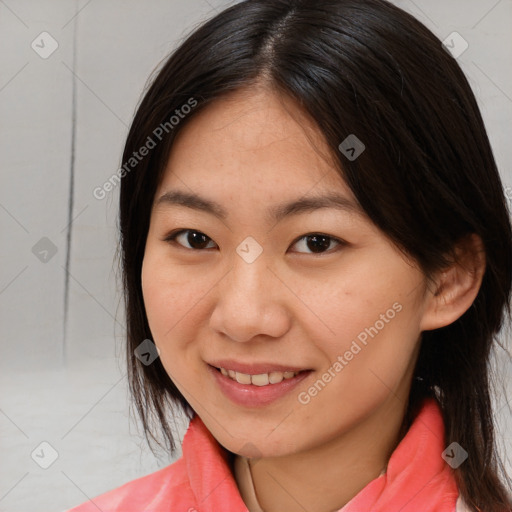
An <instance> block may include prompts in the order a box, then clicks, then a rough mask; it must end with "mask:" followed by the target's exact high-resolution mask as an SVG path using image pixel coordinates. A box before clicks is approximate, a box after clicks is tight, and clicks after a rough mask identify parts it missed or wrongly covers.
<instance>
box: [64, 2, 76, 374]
mask: <svg viewBox="0 0 512 512" xmlns="http://www.w3.org/2000/svg"><path fill="white" fill-rule="evenodd" d="M78 3H79V0H76V2H75V19H74V21H73V62H72V65H71V66H72V69H73V73H72V78H71V159H70V165H69V171H70V173H69V193H68V229H67V233H66V272H65V275H64V322H63V334H62V362H63V364H64V365H65V364H66V363H67V356H68V351H67V341H68V340H67V327H68V315H69V268H70V265H71V241H72V237H71V235H72V232H73V204H74V195H75V149H76V75H75V72H76V51H77V44H76V42H77V24H78V21H77V20H78V16H77V14H78V8H79V5H78Z"/></svg>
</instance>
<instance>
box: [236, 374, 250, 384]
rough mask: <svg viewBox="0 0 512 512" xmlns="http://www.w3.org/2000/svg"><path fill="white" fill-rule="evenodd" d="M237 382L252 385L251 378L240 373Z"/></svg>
mask: <svg viewBox="0 0 512 512" xmlns="http://www.w3.org/2000/svg"><path fill="white" fill-rule="evenodd" d="M236 381H237V382H238V383H239V384H250V383H251V376H250V375H247V374H246V373H238V372H236Z"/></svg>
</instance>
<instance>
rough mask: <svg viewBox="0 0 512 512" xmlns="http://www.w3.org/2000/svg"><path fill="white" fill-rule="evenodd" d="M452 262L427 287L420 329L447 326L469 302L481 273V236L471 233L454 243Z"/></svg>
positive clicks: (476, 291)
mask: <svg viewBox="0 0 512 512" xmlns="http://www.w3.org/2000/svg"><path fill="white" fill-rule="evenodd" d="M454 252H455V258H454V261H453V263H452V264H451V265H450V266H449V267H448V268H445V269H443V270H442V271H440V272H438V273H437V274H436V276H435V278H434V281H435V286H434V289H433V290H430V289H429V290H428V292H427V298H426V306H425V310H424V312H423V316H422V320H421V324H420V329H421V331H429V330H432V329H438V328H440V327H444V326H446V325H450V324H451V323H453V322H455V321H456V320H457V319H458V318H460V317H461V316H462V315H463V314H464V313H465V312H466V311H467V310H468V309H469V308H470V307H471V305H472V304H473V301H474V300H475V298H476V296H477V294H478V291H479V290H480V285H481V284H482V279H483V276H484V272H485V265H486V259H485V248H484V245H483V242H482V239H481V238H480V237H479V236H478V235H477V234H476V233H471V234H470V235H467V236H465V237H463V238H462V239H461V240H460V241H459V242H458V243H457V245H456V246H455V251H454Z"/></svg>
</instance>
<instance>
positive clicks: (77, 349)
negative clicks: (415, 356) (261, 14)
mask: <svg viewBox="0 0 512 512" xmlns="http://www.w3.org/2000/svg"><path fill="white" fill-rule="evenodd" d="M228 3H230V2H227V1H223V0H188V1H187V0H151V1H149V2H141V1H140V2H137V1H135V0H129V1H121V0H105V1H103V2H102V1H100V0H83V1H74V2H70V1H64V0H44V1H39V2H37V1H34V0H32V1H30V0H0V45H1V46H0V47H1V53H0V61H1V65H0V155H1V157H0V162H1V168H0V180H1V181H0V183H1V186H0V234H1V243H0V348H1V357H0V460H1V463H0V511H9V512H22V511H23V512H27V511H29V510H30V511H31V512H39V511H49V510H54V511H56V512H58V511H62V510H65V509H67V508H70V507H71V506H74V505H77V504H79V503H81V502H83V501H85V500H87V499H88V498H91V497H94V496H95V495H98V494H100V493H102V492H105V491H107V490H109V489H112V488H114V487H117V486H119V485H121V484H123V483H125V482H127V481H129V480H131V479H134V478H137V477H139V476H142V475H144V474H147V473H150V472H152V471H154V470H156V469H158V468H160V467H164V466H165V465H167V464H169V463H170V462H171V461H172V460H174V458H173V457H171V456H169V455H168V454H164V453H162V454H160V456H159V457H158V458H155V457H154V456H153V454H151V452H150V451H149V450H148V448H147V447H146V445H145V444H144V441H143V438H142V436H141V433H140V429H139V428H138V427H137V424H136V423H134V422H131V421H130V416H129V413H130V407H129V400H128V393H127V381H126V373H125V370H124V363H123V361H124V359H123V351H122V338H123V334H124V319H123V311H122V306H121V302H120V301H121V296H120V288H119V285H118V282H116V263H115V260H114V258H115V249H116V243H117V233H116V215H117V201H118V190H117V189H115V190H114V191H112V192H111V193H110V194H109V196H108V197H107V198H106V199H104V200H97V199H95V198H94V196H93V193H92V192H93V190H94V188H95V187H98V186H101V185H102V184H103V183H104V182H105V181H106V180H107V179H108V178H109V177H110V176H111V175H112V174H113V173H115V172H116V170H117V169H118V167H119V165H120V159H121V153H122V148H123V143H124V138H125V136H126V134H127V131H128V127H129V125H130V122H131V119H132V116H133V113H134V110H135V106H136V104H137V103H138V101H139V98H140V94H141V91H142V89H143V87H144V84H145V83H146V80H147V79H148V77H149V75H150V73H151V71H153V69H154V68H155V66H156V65H157V64H158V63H159V62H160V61H161V59H163V58H164V57H165V56H166V55H167V54H168V53H169V52H170V51H171V50H172V49H173V48H174V47H175V46H176V44H177V43H178V42H179V41H180V40H181V39H182V38H183V37H184V36H185V35H186V34H187V33H188V32H189V31H190V30H191V29H192V28H193V27H194V26H196V24H198V23H199V22H200V21H202V20H204V19H206V18H208V17H210V16H211V15H212V14H213V13H214V12H215V11H217V10H219V9H221V8H223V7H224V6H227V5H228ZM395 3H396V4H397V5H399V6H400V7H403V8H404V9H406V10H408V11H410V12H411V13H413V14H414V15H415V16H416V17H418V18H419V19H420V20H422V21H423V22H424V23H425V24H426V25H427V26H428V27H429V28H430V29H431V30H433V32H434V33H435V34H436V35H437V36H438V37H440V38H441V39H445V38H446V37H447V36H448V35H449V34H451V33H452V32H453V31H457V32H458V33H460V34H461V35H462V37H463V38H464V39H465V40H466V41H467V43H468V45H469V46H468V48H467V50H466V51H465V52H464V53H462V55H461V56H460V57H458V60H459V62H460V63H461V65H462V67H463V69H464V70H465V72H466V74H467V76H468V78H469V80H470V82H471V84H472V86H473V89H474V91H475V93H476V96H477V99H478V101H479V104H480V106H481V109H482V113H483V116H484V119H485V122H486V125H487V127H488V131H489V136H490V139H491V142H492V145H493V148H494V151H495V155H496V159H497V161H498V165H499V167H500V170H501V173H502V177H503V180H504V184H505V186H506V190H507V194H508V196H509V199H510V200H512V173H511V162H512V145H511V144H510V133H511V129H510V128H511V119H512V71H511V65H510V63H511V62H512V36H511V33H512V32H511V29H510V26H511V22H512V0H452V1H445V0H431V1H427V0H415V1H411V0H396V1H395ZM43 32H47V33H48V34H49V35H47V34H43V35H41V33H43ZM55 44H58V47H57V48H56V50H55V51H54V52H53V53H51V55H49V56H48V53H50V52H51V50H52V49H53V47H52V45H53V46H55ZM457 44H458V43H457ZM43 57H46V58H43ZM502 341H503V343H505V344H507V346H508V350H509V351H510V350H511V344H510V336H509V335H508V336H505V334H504V335H503V336H502ZM505 362H506V361H505V358H504V354H503V353H502V351H500V352H499V353H498V354H497V358H496V363H497V364H498V368H499V372H500V373H499V375H500V376H501V380H502V381H503V382H504V385H505V387H506V388H507V393H506V394H504V393H503V392H502V393H501V394H500V395H499V396H497V398H496V411H497V424H498V427H499V440H498V441H499V443H500V446H502V452H503V453H504V454H505V453H506V452H505V446H510V445H511V444H512V443H511V439H512V426H511V423H510V418H509V416H508V414H509V409H508V407H507V406H506V404H507V402H509V401H510V400H511V398H512V389H511V388H512V384H511V377H510V375H511V368H510V365H508V366H506V365H505ZM184 427H185V424H184V423H181V424H180V425H178V433H179V434H180V435H182V433H183V432H184V430H183V429H184ZM41 443H49V444H42V445H41ZM179 455H180V452H178V453H177V454H176V457H178V456H179ZM508 457H510V449H509V451H508ZM50 463H51V465H50V466H49V467H48V468H47V469H44V467H43V466H45V465H48V464H50ZM508 469H509V471H510V464H508Z"/></svg>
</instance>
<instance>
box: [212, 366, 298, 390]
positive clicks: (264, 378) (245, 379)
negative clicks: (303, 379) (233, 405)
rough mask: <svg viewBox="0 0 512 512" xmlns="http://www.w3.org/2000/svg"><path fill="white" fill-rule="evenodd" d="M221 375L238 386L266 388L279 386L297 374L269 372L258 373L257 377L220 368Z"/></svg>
mask: <svg viewBox="0 0 512 512" xmlns="http://www.w3.org/2000/svg"><path fill="white" fill-rule="evenodd" d="M220 371H221V373H222V375H225V376H226V377H229V378H230V379H232V380H236V381H237V382H238V383H240V384H252V385H254V386H267V385H268V384H279V383H280V382H282V381H283V380H284V379H291V378H293V377H295V376H296V375H297V374H298V373H299V372H270V373H260V374H259V375H249V374H247V373H240V372H235V371H234V370H226V369H225V368H220Z"/></svg>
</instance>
